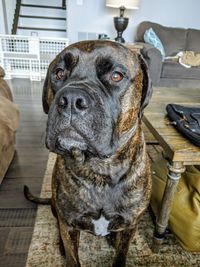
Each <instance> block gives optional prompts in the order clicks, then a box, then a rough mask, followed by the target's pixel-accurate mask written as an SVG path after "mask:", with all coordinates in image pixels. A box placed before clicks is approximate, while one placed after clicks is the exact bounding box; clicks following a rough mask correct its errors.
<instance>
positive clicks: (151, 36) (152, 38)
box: [144, 28, 165, 60]
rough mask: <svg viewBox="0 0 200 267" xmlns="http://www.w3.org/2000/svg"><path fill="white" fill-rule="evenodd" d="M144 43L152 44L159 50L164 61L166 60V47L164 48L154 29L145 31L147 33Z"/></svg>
mask: <svg viewBox="0 0 200 267" xmlns="http://www.w3.org/2000/svg"><path fill="white" fill-rule="evenodd" d="M144 41H145V43H147V44H151V45H153V46H154V47H155V48H157V49H158V50H159V51H160V53H161V55H162V59H163V60H164V58H165V50H164V47H163V45H162V43H161V41H160V39H159V37H158V36H157V35H156V33H155V32H154V30H153V29H152V28H150V29H148V30H146V31H145V33H144Z"/></svg>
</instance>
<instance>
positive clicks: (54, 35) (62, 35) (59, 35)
mask: <svg viewBox="0 0 200 267" xmlns="http://www.w3.org/2000/svg"><path fill="white" fill-rule="evenodd" d="M17 34H18V35H25V36H38V37H41V38H43V37H48V38H67V32H56V31H42V30H41V31H34V30H32V29H31V30H27V29H19V28H18V29H17Z"/></svg>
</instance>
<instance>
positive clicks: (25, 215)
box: [0, 79, 160, 267]
mask: <svg viewBox="0 0 200 267" xmlns="http://www.w3.org/2000/svg"><path fill="white" fill-rule="evenodd" d="M10 85H11V88H12V91H13V95H14V101H15V102H16V103H17V104H18V106H19V108H20V120H21V123H20V128H19V130H18V132H17V143H16V153H15V156H14V159H13V162H12V164H11V166H10V168H9V170H8V172H7V174H6V177H5V178H4V180H3V182H2V184H1V185H0V267H24V266H25V263H26V257H27V252H28V248H29V244H30V241H31V236H32V232H33V226H34V220H35V216H36V210H37V207H36V205H34V204H32V203H30V202H28V201H27V200H26V199H25V198H24V195H23V186H24V184H26V185H29V186H30V188H31V190H32V191H33V192H34V193H35V194H39V193H40V190H41V184H42V179H43V176H44V172H45V168H46V163H47V158H48V151H47V149H46V148H45V145H44V140H45V127H46V119H47V116H46V115H45V114H44V113H43V110H42V103H41V93H42V83H39V82H34V83H33V82H32V83H31V82H30V81H29V80H22V79H13V80H12V82H11V83H10ZM148 151H149V154H150V158H151V160H154V158H155V157H156V156H157V154H158V152H160V148H159V146H157V145H151V146H148Z"/></svg>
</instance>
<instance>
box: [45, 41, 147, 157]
mask: <svg viewBox="0 0 200 267" xmlns="http://www.w3.org/2000/svg"><path fill="white" fill-rule="evenodd" d="M151 93H152V89H151V85H150V80H149V75H148V70H147V65H146V63H145V62H144V60H143V58H142V57H141V56H140V55H138V54H136V53H133V52H132V51H131V50H129V49H128V48H126V47H125V46H123V45H121V44H119V43H115V42H111V41H84V42H79V43H75V44H72V45H70V46H68V47H67V48H66V49H64V50H63V51H62V52H61V53H60V54H59V55H58V56H57V57H56V58H55V59H54V61H53V62H52V63H51V64H50V66H49V69H48V73H47V76H46V79H45V82H44V89H43V108H44V111H45V112H46V113H48V123H47V135H46V144H47V147H48V148H49V149H50V150H51V151H54V152H56V153H58V154H64V153H66V152H67V151H70V150H71V149H72V148H78V149H79V150H81V151H85V152H88V153H92V154H93V155H98V156H99V157H108V156H110V155H112V154H113V153H114V152H115V150H116V149H117V147H118V140H119V138H120V136H122V135H123V134H125V133H126V132H127V131H128V130H129V129H130V128H132V127H133V125H134V123H136V121H137V120H138V118H139V119H140V118H141V115H142V112H143V109H144V107H145V106H146V105H147V104H148V102H149V99H150V96H151Z"/></svg>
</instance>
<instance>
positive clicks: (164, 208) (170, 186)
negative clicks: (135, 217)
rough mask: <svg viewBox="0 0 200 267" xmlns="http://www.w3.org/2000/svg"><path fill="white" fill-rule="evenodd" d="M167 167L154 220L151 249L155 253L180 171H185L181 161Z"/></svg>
mask: <svg viewBox="0 0 200 267" xmlns="http://www.w3.org/2000/svg"><path fill="white" fill-rule="evenodd" d="M168 169H169V172H168V178H167V183H166V186H165V191H164V194H163V198H162V202H161V209H160V212H159V214H158V218H157V220H156V229H155V233H154V242H153V251H154V252H155V253H156V252H158V251H159V247H160V245H161V244H162V242H163V239H164V238H165V231H166V228H167V225H168V220H169V214H170V211H171V205H172V202H173V198H174V193H175V191H176V187H177V184H178V182H179V179H180V177H181V173H183V172H184V171H185V167H184V166H183V163H182V162H172V163H171V164H168Z"/></svg>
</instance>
